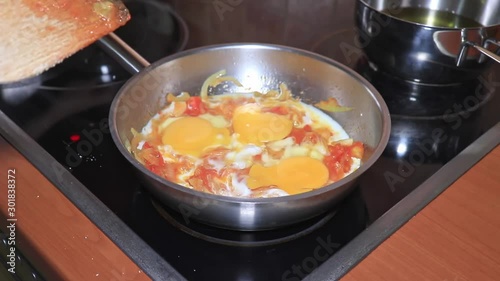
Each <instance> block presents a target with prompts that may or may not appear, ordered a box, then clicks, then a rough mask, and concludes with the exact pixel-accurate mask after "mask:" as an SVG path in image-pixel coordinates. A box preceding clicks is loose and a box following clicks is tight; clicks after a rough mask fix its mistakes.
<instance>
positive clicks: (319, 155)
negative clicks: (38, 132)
mask: <svg viewBox="0 0 500 281" xmlns="http://www.w3.org/2000/svg"><path fill="white" fill-rule="evenodd" d="M228 95H229V94H228ZM228 95H220V96H212V97H210V104H209V107H214V106H217V105H219V104H220V103H221V98H222V97H224V96H228ZM230 95H231V96H233V97H234V96H235V94H230ZM237 95H239V94H237ZM240 96H252V95H251V94H241V95H240ZM256 102H257V103H258V102H259V99H258V98H256ZM287 104H288V105H289V106H293V107H295V108H298V109H299V110H300V111H301V112H303V113H304V116H303V118H302V120H298V121H299V126H300V127H303V126H305V125H309V126H311V127H312V128H313V129H317V128H325V127H326V128H329V129H330V130H331V131H332V132H333V137H332V138H331V139H330V141H339V140H346V139H349V135H348V134H347V132H346V131H345V130H344V129H343V128H342V126H341V125H340V124H339V123H338V122H336V121H335V120H334V119H333V118H331V117H330V116H328V115H327V114H326V113H324V112H323V111H321V110H319V109H317V108H315V107H314V106H312V105H308V104H305V103H302V102H298V103H297V102H295V101H294V102H290V103H287ZM266 106H269V104H266ZM172 110H173V107H172V106H169V107H167V108H165V109H163V110H162V111H160V112H159V113H157V114H156V115H155V116H153V117H152V118H151V119H150V121H149V122H148V123H147V124H146V125H145V126H144V127H143V128H142V131H141V133H142V134H143V135H148V134H151V133H152V131H153V130H152V126H153V125H152V124H153V120H158V119H159V118H162V117H163V115H165V114H170V113H171V111H172ZM198 117H199V118H203V119H205V120H207V121H209V122H210V123H211V124H212V126H214V127H215V128H228V127H229V126H230V124H231V123H230V121H229V120H226V119H225V118H224V117H223V116H214V115H210V114H202V115H200V116H198ZM179 118H182V117H170V118H166V119H165V120H164V121H163V122H161V123H160V124H159V125H158V131H159V132H161V131H163V130H164V129H165V128H166V127H167V126H169V125H170V124H171V123H172V122H174V121H176V120H178V119H179ZM143 145H144V142H140V143H139V145H138V149H141V148H142V146H143ZM226 148H229V149H231V150H232V151H231V152H229V153H227V154H226V155H225V158H224V160H219V161H217V160H213V159H210V160H208V161H207V162H208V165H209V166H210V167H211V168H212V169H215V170H217V171H220V170H221V169H223V168H224V167H225V166H226V165H230V166H231V167H232V168H235V169H240V170H241V169H246V168H249V167H251V166H252V165H253V157H254V156H256V155H259V154H262V161H263V163H264V166H271V165H276V164H278V163H279V161H281V160H283V159H286V158H289V157H294V156H310V157H312V158H315V159H318V160H323V158H324V156H325V155H327V154H328V149H327V147H325V146H324V145H323V144H314V145H313V144H310V145H300V146H299V145H297V144H295V142H294V140H293V138H291V137H288V138H285V139H282V140H278V141H274V142H270V143H267V144H265V147H264V146H262V147H261V146H257V145H253V144H243V143H241V142H239V141H238V136H237V135H236V134H233V135H232V136H231V142H230V144H229V145H228V146H226ZM265 148H267V149H271V150H273V151H280V150H283V153H282V156H281V157H279V158H273V157H271V156H270V155H269V154H268V153H267V152H264V151H265ZM158 150H159V152H160V154H161V155H162V157H163V160H164V162H165V163H167V164H168V163H174V162H175V161H176V159H175V158H176V157H175V156H174V155H176V152H175V151H174V150H173V149H172V147H171V146H168V145H164V146H160V147H159V148H158ZM263 152H264V153H263ZM191 158H192V160H193V161H194V162H195V165H194V168H193V169H190V170H187V171H185V172H184V173H183V174H181V175H179V176H178V179H179V182H178V184H181V185H184V186H187V187H188V188H191V187H189V184H188V182H187V180H188V179H189V178H190V177H192V176H193V175H194V171H195V170H196V167H197V166H198V165H200V164H202V163H203V161H202V160H201V159H199V158H195V157H191ZM360 165H361V160H360V159H357V158H353V165H352V166H351V170H350V171H349V172H348V173H347V174H346V175H348V174H350V173H352V172H354V171H355V170H356V169H358V168H359V167H360ZM228 181H229V182H230V183H231V189H229V190H228V191H222V192H223V193H224V194H219V195H227V196H233V197H251V196H252V194H253V191H252V190H251V189H250V188H249V187H248V186H247V184H246V178H244V179H242V180H238V179H237V177H236V176H235V175H230V179H229V180H228ZM285 195H288V193H287V192H285V191H284V190H281V189H278V188H272V189H268V190H265V191H259V197H264V198H265V197H278V196H285Z"/></svg>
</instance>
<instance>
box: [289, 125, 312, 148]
mask: <svg viewBox="0 0 500 281" xmlns="http://www.w3.org/2000/svg"><path fill="white" fill-rule="evenodd" d="M311 131H312V129H311V126H309V125H305V126H304V128H293V129H292V132H291V133H290V135H288V136H289V137H293V138H294V139H295V143H297V144H301V143H302V141H303V140H304V138H305V136H306V133H308V132H311Z"/></svg>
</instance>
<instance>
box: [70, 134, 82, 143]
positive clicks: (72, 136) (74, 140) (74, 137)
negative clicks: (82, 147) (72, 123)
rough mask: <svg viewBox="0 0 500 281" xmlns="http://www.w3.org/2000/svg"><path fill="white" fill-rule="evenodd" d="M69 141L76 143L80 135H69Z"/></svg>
mask: <svg viewBox="0 0 500 281" xmlns="http://www.w3.org/2000/svg"><path fill="white" fill-rule="evenodd" d="M69 139H70V140H71V141H72V142H77V141H79V140H80V135H71V136H70V137H69Z"/></svg>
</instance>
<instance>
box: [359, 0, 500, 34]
mask: <svg viewBox="0 0 500 281" xmlns="http://www.w3.org/2000/svg"><path fill="white" fill-rule="evenodd" d="M358 3H362V4H363V5H365V6H366V7H368V8H370V9H372V10H373V11H375V12H377V13H379V14H382V15H384V16H387V17H389V18H391V19H392V20H397V21H400V22H403V23H407V24H411V25H416V26H420V27H425V28H431V29H436V30H449V31H457V32H460V31H461V30H480V29H484V28H499V27H500V22H499V23H496V24H490V25H484V26H475V27H442V26H433V25H428V24H422V23H418V22H413V21H409V20H405V19H401V18H398V17H396V16H394V15H392V14H390V13H386V12H383V11H381V10H379V9H377V8H375V7H373V6H372V5H369V4H368V3H367V1H366V0H358ZM437 11H441V10H437Z"/></svg>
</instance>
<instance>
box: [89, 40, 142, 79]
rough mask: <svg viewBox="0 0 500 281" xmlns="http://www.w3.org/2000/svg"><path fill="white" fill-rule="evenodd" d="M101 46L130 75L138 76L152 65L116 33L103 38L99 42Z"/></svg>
mask: <svg viewBox="0 0 500 281" xmlns="http://www.w3.org/2000/svg"><path fill="white" fill-rule="evenodd" d="M97 43H98V44H99V46H100V47H101V48H102V49H103V50H104V51H105V52H106V53H107V54H108V55H110V56H111V57H113V59H115V60H116V61H117V62H118V63H119V64H120V65H121V66H123V67H124V68H125V69H126V70H127V71H128V72H130V74H136V73H138V72H139V71H141V70H142V69H143V68H145V67H147V66H149V65H150V63H149V62H148V61H147V60H146V59H145V58H143V57H142V56H141V55H139V54H138V53H137V52H136V51H135V50H134V49H133V48H132V47H130V46H129V45H128V44H127V43H125V41H123V40H122V39H121V38H120V37H119V36H118V35H116V34H115V33H114V32H111V33H109V34H108V35H106V36H104V37H102V38H101V39H99V40H98V41H97Z"/></svg>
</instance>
